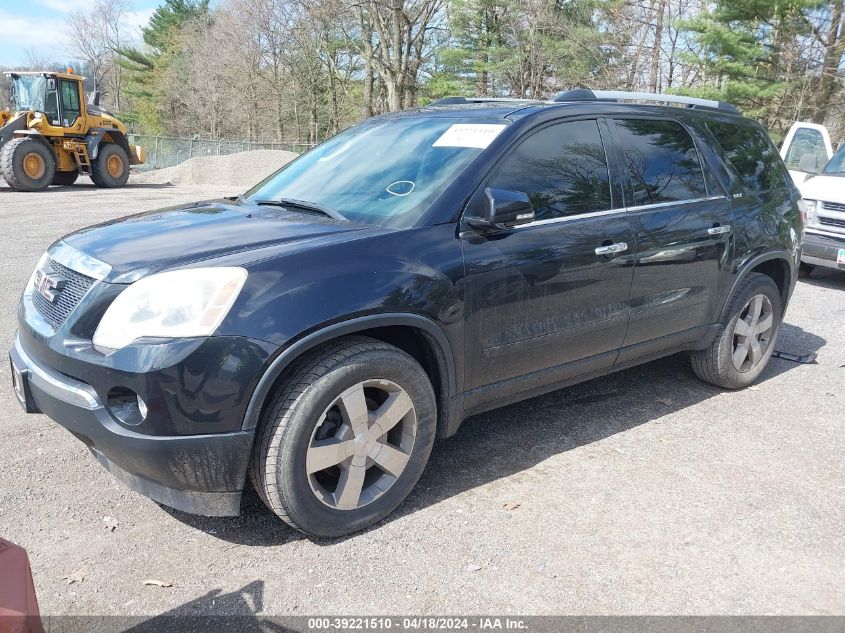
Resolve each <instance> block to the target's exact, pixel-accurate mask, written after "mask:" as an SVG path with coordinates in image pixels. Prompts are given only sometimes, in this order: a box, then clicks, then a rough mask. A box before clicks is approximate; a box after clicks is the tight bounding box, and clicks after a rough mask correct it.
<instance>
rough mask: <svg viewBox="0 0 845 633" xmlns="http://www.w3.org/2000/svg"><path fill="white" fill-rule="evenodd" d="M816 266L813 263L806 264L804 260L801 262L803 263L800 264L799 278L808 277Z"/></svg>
mask: <svg viewBox="0 0 845 633" xmlns="http://www.w3.org/2000/svg"><path fill="white" fill-rule="evenodd" d="M815 268H816V267H815V266H813V264H806V263H804V262H801V264H800V265H799V266H798V278H799V279H806V278H807V277H809V276H810V275H812V274H813V270H815Z"/></svg>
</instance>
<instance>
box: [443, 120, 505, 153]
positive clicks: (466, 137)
mask: <svg viewBox="0 0 845 633" xmlns="http://www.w3.org/2000/svg"><path fill="white" fill-rule="evenodd" d="M504 129H505V126H504V125H502V124H499V123H456V124H455V125H451V126H449V129H448V130H446V131H445V132H443V134H442V135H441V136H440V138H438V139H437V140H436V141H434V143H433V144H432V147H475V148H477V149H485V148H486V147H487V146H488V145H490V143H492V142H493V139H494V138H496V137H497V136H499V133H500V132H501V131H502V130H504Z"/></svg>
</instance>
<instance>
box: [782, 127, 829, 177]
mask: <svg viewBox="0 0 845 633" xmlns="http://www.w3.org/2000/svg"><path fill="white" fill-rule="evenodd" d="M804 154H811V155H813V156H815V157H816V166H817V167H819V168H821V167H822V166H823V165H824V164H825V163H826V162H827V149H826V148H825V144H824V137H823V136H822V133H821V132H819V131H818V130H814V129H812V128H806V127H802V128H798V129H797V130H795V136H793V137H792V143H791V144H790V145H789V149H788V150H787V151H786V158H785V159H784V162H785V163H786V168H787V169H796V170H797V169H799V168H800V163H801V157H802V156H804Z"/></svg>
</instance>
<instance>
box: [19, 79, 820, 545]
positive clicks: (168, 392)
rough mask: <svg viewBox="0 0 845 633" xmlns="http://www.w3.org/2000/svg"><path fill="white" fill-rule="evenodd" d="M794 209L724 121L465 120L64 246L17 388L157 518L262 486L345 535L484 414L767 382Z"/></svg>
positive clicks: (318, 531)
mask: <svg viewBox="0 0 845 633" xmlns="http://www.w3.org/2000/svg"><path fill="white" fill-rule="evenodd" d="M667 102H669V103H674V105H667ZM658 104H660V105H658ZM679 104H680V105H681V106H685V107H678V105H679ZM798 202H799V194H798V192H797V190H796V189H795V188H794V186H793V185H792V183H791V180H790V178H789V176H788V174H787V171H786V168H785V166H784V164H783V162H782V161H781V159H780V157H779V155H778V152H777V150H776V149H775V148H774V147H773V146H772V144H771V142H770V140H769V138H768V136H767V134H766V132H765V131H764V129H763V128H762V127H761V126H760V125H758V124H757V123H754V122H752V121H749V120H747V119H744V118H742V117H740V116H739V115H738V114H737V113H736V111H735V110H734V109H733V108H731V107H730V106H726V105H724V104H721V103H718V102H714V101H704V100H696V99H690V98H684V97H670V96H660V95H642V94H635V93H603V92H596V93H594V92H591V91H586V90H577V91H570V92H566V93H562V94H560V95H558V96H557V97H556V98H555V99H553V100H551V101H548V102H541V101H516V100H472V99H464V98H450V99H446V100H443V101H440V102H437V103H434V104H432V105H430V106H428V107H424V108H421V109H418V110H414V111H408V112H402V113H397V114H391V115H386V116H381V117H376V118H373V119H370V120H368V121H365V122H363V123H361V124H360V125H357V126H355V127H353V128H351V129H350V130H347V131H346V132H344V133H342V134H339V135H337V136H335V137H334V138H332V139H331V140H328V141H326V142H325V143H323V144H322V145H320V146H319V147H317V148H316V149H314V150H312V151H310V152H308V153H307V154H305V155H304V156H302V157H301V158H298V159H297V160H296V161H294V162H292V163H291V164H289V165H288V166H286V167H285V168H283V169H282V170H280V171H279V172H277V173H275V174H274V175H272V176H270V177H269V178H267V179H266V180H265V181H263V182H262V183H260V184H259V185H257V186H256V187H254V188H253V189H252V190H250V191H249V192H247V193H246V194H244V195H242V196H239V197H237V198H232V199H221V200H214V201H210V202H199V203H195V204H191V205H188V206H180V207H174V208H169V209H164V210H161V211H154V212H150V213H144V214H141V215H136V216H132V217H128V218H124V219H122V220H117V221H113V222H108V223H105V224H101V225H98V226H95V227H91V228H88V229H85V230H82V231H79V232H77V233H73V234H71V235H68V236H66V237H64V238H62V239H61V240H59V241H58V242H56V243H55V244H54V245H53V246H52V247H51V248H50V249H49V250H48V251H47V253H45V254H44V256H43V257H42V259H41V261H40V262H39V263H38V265H37V267H36V269H35V272H34V273H33V275H32V278H31V280H30V282H29V284H28V285H27V287H26V290H25V292H24V294H23V298H22V299H21V302H20V308H19V331H18V335H17V338H16V340H15V343H14V347H13V349H12V351H11V360H12V365H13V372H12V373H13V377H14V386H15V390H16V392H17V395H18V397H19V399H20V400H21V402H22V404H23V405H24V407H25V408H26V410H27V411H29V412H43V413H45V414H46V415H48V416H50V417H51V418H53V419H54V420H56V421H57V422H58V423H59V424H61V425H62V426H64V427H66V428H67V429H68V430H70V432H71V433H73V434H74V435H75V436H76V437H78V438H79V439H80V440H82V441H83V442H84V443H85V444H86V445H87V446H88V447H89V448H90V449H91V452H92V453H93V454H94V455H95V456H96V458H97V459H98V460H99V461H100V462H101V463H102V464H103V466H104V467H105V468H106V469H108V470H109V471H110V472H111V473H112V474H113V475H114V476H115V477H117V478H119V479H120V480H122V481H123V482H125V483H126V484H127V485H129V486H130V487H131V488H133V489H134V490H137V491H139V492H141V493H142V494H145V495H147V496H149V497H151V498H153V499H155V500H156V501H159V502H161V503H163V504H165V505H168V506H171V507H173V508H177V509H180V510H184V511H187V512H193V513H198V514H206V515H234V514H237V513H238V512H239V507H240V501H241V493H242V491H243V489H244V486H245V485H246V479H247V476H249V478H250V479H251V481H252V485H253V486H254V487H255V489H256V490H257V492H258V494H259V495H260V496H261V498H262V499H263V500H264V501H265V502H266V504H267V505H268V506H269V507H270V508H271V509H272V510H273V511H274V512H275V513H277V514H278V515H279V516H280V517H281V518H282V519H284V520H285V521H287V522H288V523H290V524H291V525H292V526H294V527H296V528H298V529H300V530H302V531H304V532H307V533H309V534H312V535H318V536H337V535H341V534H345V533H349V532H352V531H355V530H358V529H361V528H363V527H365V526H368V525H370V524H372V523H374V522H375V521H378V520H379V519H381V518H383V517H384V516H386V515H387V514H388V513H390V512H391V511H392V510H394V509H395V508H396V507H397V506H398V505H399V504H400V503H401V502H402V500H403V499H404V498H405V497H406V496H407V495H408V493H409V492H410V491H411V489H412V488H413V487H414V485H415V483H416V482H417V480H418V478H419V477H420V474H421V473H422V471H423V468H424V467H425V464H426V461H427V460H428V456H429V453H430V451H431V449H432V444H433V442H434V439H435V435H437V436H440V437H448V436H450V435H452V434H454V433H455V432H456V430H457V429H458V426H459V425H460V424H461V421H462V420H463V419H464V418H466V417H467V416H470V415H473V414H475V413H478V412H480V411H483V410H487V409H491V408H494V407H499V406H502V405H505V404H508V403H513V402H516V401H518V400H522V399H525V398H530V397H532V396H536V395H538V394H541V393H544V392H548V391H551V390H554V389H558V388H560V387H562V386H565V385H567V384H572V383H575V382H579V381H583V380H587V379H590V378H593V377H596V376H599V375H602V374H606V373H608V372H612V371H616V370H619V369H623V368H625V367H630V366H632V365H635V364H638V363H644V362H647V361H650V360H653V359H655V358H658V357H660V356H665V355H668V354H674V353H676V352H680V351H688V352H690V353H691V357H692V366H693V369H694V371H695V373H696V374H697V375H698V376H699V377H701V378H702V379H704V380H706V381H708V382H710V383H713V384H715V385H719V386H721V387H725V388H729V389H733V388H739V387H744V386H746V385H748V384H750V383H751V382H753V381H754V380H755V379H756V378H757V377H758V376H759V375H760V373H761V372H762V371H763V369H764V368H765V366H766V364H767V362H768V360H769V357H770V355H771V353H772V350H773V345H774V342H775V340H776V339H777V335H778V328H779V326H780V323H781V319H782V318H783V313H784V309H785V307H786V305H787V302H788V300H789V298H790V296H791V294H792V290H793V288H794V284H795V278H796V275H797V270H798V264H799V261H800V256H801V240H802V235H803V223H802V218H801V214H800V211H799V205H798Z"/></svg>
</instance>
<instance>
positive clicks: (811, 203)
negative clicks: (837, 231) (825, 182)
mask: <svg viewBox="0 0 845 633" xmlns="http://www.w3.org/2000/svg"><path fill="white" fill-rule="evenodd" d="M820 204H821V203H820V202H819V201H818V200H807V199H806V198H803V199H802V200H801V201H800V202H799V205H800V206H802V207H803V210H804V215H805V216H806V218H805V221H804V226H807V225H810V224H818V222H819V212H818V210H819V205H820Z"/></svg>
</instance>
